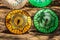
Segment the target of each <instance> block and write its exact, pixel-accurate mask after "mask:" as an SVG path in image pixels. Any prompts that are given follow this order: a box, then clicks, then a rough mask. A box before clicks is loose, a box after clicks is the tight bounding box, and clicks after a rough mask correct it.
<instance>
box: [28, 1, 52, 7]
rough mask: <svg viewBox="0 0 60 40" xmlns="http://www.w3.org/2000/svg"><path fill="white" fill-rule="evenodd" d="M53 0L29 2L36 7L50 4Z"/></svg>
mask: <svg viewBox="0 0 60 40" xmlns="http://www.w3.org/2000/svg"><path fill="white" fill-rule="evenodd" d="M51 2H52V0H29V3H30V4H32V5H33V6H36V7H45V6H48V5H49V4H50V3H51Z"/></svg>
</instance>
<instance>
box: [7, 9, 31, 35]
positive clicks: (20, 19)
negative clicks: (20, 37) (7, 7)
mask: <svg viewBox="0 0 60 40" xmlns="http://www.w3.org/2000/svg"><path fill="white" fill-rule="evenodd" d="M6 26H7V28H8V30H9V31H10V32H12V33H15V34H22V33H25V32H26V31H28V30H29V28H30V27H31V18H30V15H29V14H28V13H27V12H25V11H23V10H13V11H11V12H9V13H8V15H7V16H6Z"/></svg>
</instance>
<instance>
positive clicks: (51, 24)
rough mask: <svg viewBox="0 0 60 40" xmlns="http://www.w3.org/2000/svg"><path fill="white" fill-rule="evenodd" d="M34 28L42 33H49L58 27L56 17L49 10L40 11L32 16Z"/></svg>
mask: <svg viewBox="0 0 60 40" xmlns="http://www.w3.org/2000/svg"><path fill="white" fill-rule="evenodd" d="M34 26H35V28H36V29H37V30H38V31H39V32H42V33H51V32H53V31H55V30H56V29H57V27H58V17H57V15H56V14H55V13H54V12H53V11H52V10H50V9H42V10H40V11H38V12H37V13H36V14H35V16H34Z"/></svg>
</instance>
